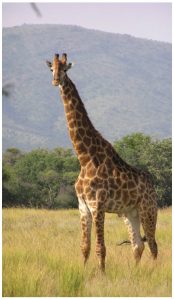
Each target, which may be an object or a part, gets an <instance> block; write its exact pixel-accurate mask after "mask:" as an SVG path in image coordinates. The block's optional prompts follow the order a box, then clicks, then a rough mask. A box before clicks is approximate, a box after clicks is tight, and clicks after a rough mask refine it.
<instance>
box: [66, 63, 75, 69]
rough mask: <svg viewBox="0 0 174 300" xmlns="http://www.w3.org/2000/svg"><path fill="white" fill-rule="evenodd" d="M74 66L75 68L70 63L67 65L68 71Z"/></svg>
mask: <svg viewBox="0 0 174 300" xmlns="http://www.w3.org/2000/svg"><path fill="white" fill-rule="evenodd" d="M72 66H73V64H72V63H69V64H67V65H66V71H68V70H69V69H71V68H72Z"/></svg>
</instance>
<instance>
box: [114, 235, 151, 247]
mask: <svg viewBox="0 0 174 300" xmlns="http://www.w3.org/2000/svg"><path fill="white" fill-rule="evenodd" d="M141 240H142V242H147V239H146V236H143V237H142V238H141ZM123 244H127V245H129V244H131V241H129V240H123V241H122V242H119V243H117V244H116V245H117V246H122V245H123Z"/></svg>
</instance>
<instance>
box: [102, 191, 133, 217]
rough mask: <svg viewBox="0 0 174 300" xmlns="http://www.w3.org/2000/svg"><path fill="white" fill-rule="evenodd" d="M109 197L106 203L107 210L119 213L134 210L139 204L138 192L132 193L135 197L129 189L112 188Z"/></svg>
mask: <svg viewBox="0 0 174 300" xmlns="http://www.w3.org/2000/svg"><path fill="white" fill-rule="evenodd" d="M108 194H109V197H108V199H107V201H106V203H105V212H108V213H117V214H118V215H122V214H124V213H127V212H128V211H130V210H132V209H133V208H134V207H135V206H136V204H137V192H136V191H134V193H132V195H133V197H132V196H131V195H130V194H129V192H128V191H124V190H122V189H120V190H116V191H114V190H110V191H109V193H108Z"/></svg>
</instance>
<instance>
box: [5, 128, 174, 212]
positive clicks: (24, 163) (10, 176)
mask: <svg viewBox="0 0 174 300" xmlns="http://www.w3.org/2000/svg"><path fill="white" fill-rule="evenodd" d="M114 147H115V149H116V151H117V152H118V154H119V155H120V156H121V157H122V158H123V159H124V160H125V161H126V162H127V163H129V164H130V165H132V166H135V167H137V168H140V169H143V170H146V171H148V172H150V173H151V174H152V177H153V181H154V185H155V188H156V191H157V194H158V205H159V206H160V207H163V206H169V205H171V203H172V202H171V201H172V176H171V174H172V170H171V160H172V143H171V139H170V138H168V139H164V140H153V139H152V138H151V137H150V136H147V135H143V134H142V133H135V134H132V135H127V136H125V137H123V138H122V139H120V140H117V141H116V142H115V143H114ZM2 165H3V170H2V175H3V177H2V179H3V186H2V188H3V206H24V207H38V208H40V207H44V208H49V209H56V208H76V207H77V206H78V201H77V198H76V194H75V190H74V183H75V181H76V179H77V176H78V174H79V171H80V165H79V162H78V159H77V157H76V156H75V155H74V154H73V152H72V150H71V149H63V148H55V149H53V150H50V151H48V150H46V149H36V150H33V151H31V152H28V153H26V152H22V151H20V150H19V149H16V148H10V149H7V150H6V152H5V153H4V154H3V164H2Z"/></svg>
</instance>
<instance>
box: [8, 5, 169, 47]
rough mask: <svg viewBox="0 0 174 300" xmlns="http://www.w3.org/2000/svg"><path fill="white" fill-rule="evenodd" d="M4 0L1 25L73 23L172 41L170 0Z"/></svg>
mask: <svg viewBox="0 0 174 300" xmlns="http://www.w3.org/2000/svg"><path fill="white" fill-rule="evenodd" d="M37 7H38V8H39V11H40V12H41V14H42V17H38V16H37V15H36V13H35V11H34V10H33V9H32V7H31V5H30V4H29V3H3V5H2V25H3V27H10V26H15V25H22V24H24V23H25V24H73V25H80V26H83V27H86V28H92V29H99V30H103V31H108V32H115V33H123V34H125V33H126V34H131V35H133V36H136V37H142V38H148V39H153V40H159V41H165V42H170V43H171V42H172V5H171V3H72V2H71V3H37Z"/></svg>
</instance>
